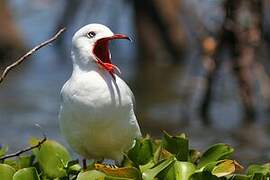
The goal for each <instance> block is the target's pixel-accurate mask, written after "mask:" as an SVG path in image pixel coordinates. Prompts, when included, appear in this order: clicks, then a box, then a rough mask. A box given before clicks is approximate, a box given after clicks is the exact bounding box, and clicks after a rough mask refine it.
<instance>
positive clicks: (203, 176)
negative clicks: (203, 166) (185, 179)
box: [189, 171, 219, 180]
mask: <svg viewBox="0 0 270 180" xmlns="http://www.w3.org/2000/svg"><path fill="white" fill-rule="evenodd" d="M189 180H219V178H218V177H217V176H215V175H212V174H211V172H209V171H202V172H197V173H194V174H192V175H191V176H190V179H189Z"/></svg>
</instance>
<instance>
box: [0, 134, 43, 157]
mask: <svg viewBox="0 0 270 180" xmlns="http://www.w3.org/2000/svg"><path fill="white" fill-rule="evenodd" d="M46 140H47V137H46V135H45V134H44V133H43V139H42V140H41V141H39V142H38V143H37V144H36V145H34V146H30V147H28V148H26V149H23V150H20V151H17V152H15V153H12V154H8V155H5V156H3V157H1V158H0V161H3V160H5V159H8V158H12V157H17V156H20V155H21V154H23V153H25V152H28V151H31V150H32V149H35V148H40V146H41V145H42V144H43V143H44V142H45V141H46Z"/></svg>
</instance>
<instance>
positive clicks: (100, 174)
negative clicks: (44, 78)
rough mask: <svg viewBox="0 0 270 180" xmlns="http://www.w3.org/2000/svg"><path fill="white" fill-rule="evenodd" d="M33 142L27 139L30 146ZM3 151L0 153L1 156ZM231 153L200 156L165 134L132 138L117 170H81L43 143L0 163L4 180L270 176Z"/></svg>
mask: <svg viewBox="0 0 270 180" xmlns="http://www.w3.org/2000/svg"><path fill="white" fill-rule="evenodd" d="M37 143H38V140H37V139H32V140H30V144H31V145H35V144H37ZM6 152H7V147H3V148H2V149H0V157H1V156H3V155H4V154H6ZM233 152H234V149H233V148H232V147H231V146H229V145H227V144H222V143H220V144H215V145H213V146H211V147H210V148H209V149H207V150H206V151H205V152H204V153H202V154H201V153H200V152H198V151H196V150H194V149H190V148H189V141H188V139H187V137H186V136H185V135H184V134H181V135H179V136H171V135H169V134H167V133H166V132H164V135H163V138H162V139H156V140H154V139H152V138H150V137H149V136H146V137H145V138H143V139H136V142H135V144H134V146H133V147H132V148H131V149H130V150H129V151H128V152H127V153H126V154H125V155H124V160H123V162H122V166H121V167H118V168H111V167H109V166H107V165H103V164H91V165H89V166H88V167H87V170H82V168H81V166H80V165H79V163H78V161H77V160H75V161H74V160H72V159H71V156H70V154H69V152H68V151H67V150H66V148H64V147H63V146H62V145H61V144H59V143H57V142H55V141H53V140H47V141H45V142H44V143H43V144H42V145H41V147H39V148H35V149H33V150H32V153H31V154H30V155H24V156H19V157H16V158H13V159H6V160H4V161H2V162H0V179H3V180H12V179H13V180H68V179H77V180H95V179H101V180H102V179H109V180H117V179H119V180H121V179H122V180H128V179H138V180H152V179H164V180H218V179H222V180H264V179H269V178H270V164H264V165H251V166H249V167H248V168H247V170H246V172H245V173H243V172H242V171H243V167H242V166H241V165H240V164H239V163H237V162H236V161H235V160H231V159H230V157H231V155H232V154H233Z"/></svg>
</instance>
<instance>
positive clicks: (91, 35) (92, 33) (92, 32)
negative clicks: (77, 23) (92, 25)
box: [87, 31, 96, 38]
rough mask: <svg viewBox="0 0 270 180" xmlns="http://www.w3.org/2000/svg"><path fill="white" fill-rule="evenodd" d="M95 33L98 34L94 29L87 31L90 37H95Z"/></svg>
mask: <svg viewBox="0 0 270 180" xmlns="http://www.w3.org/2000/svg"><path fill="white" fill-rule="evenodd" d="M95 35H96V33H95V32H94V31H90V32H89V33H87V36H88V37H89V38H93V37H95Z"/></svg>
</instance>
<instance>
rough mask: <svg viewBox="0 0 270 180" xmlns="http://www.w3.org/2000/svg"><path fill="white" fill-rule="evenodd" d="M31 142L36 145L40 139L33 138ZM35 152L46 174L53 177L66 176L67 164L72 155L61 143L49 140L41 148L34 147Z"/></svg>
mask: <svg viewBox="0 0 270 180" xmlns="http://www.w3.org/2000/svg"><path fill="white" fill-rule="evenodd" d="M30 143H31V145H35V144H37V143H38V140H37V139H33V140H32V141H31V142H30ZM33 153H34V154H35V155H36V157H37V161H38V164H39V165H40V167H41V168H42V170H43V171H44V174H45V175H47V176H48V177H51V178H59V177H64V176H66V170H65V166H66V165H67V163H68V161H69V160H70V155H69V153H68V151H67V150H66V149H65V148H64V147H63V146H62V145H61V144H59V143H57V142H55V141H52V140H47V141H45V142H44V143H43V144H42V145H41V147H40V148H36V149H34V150H33Z"/></svg>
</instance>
